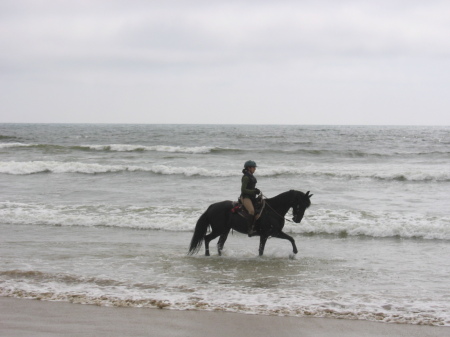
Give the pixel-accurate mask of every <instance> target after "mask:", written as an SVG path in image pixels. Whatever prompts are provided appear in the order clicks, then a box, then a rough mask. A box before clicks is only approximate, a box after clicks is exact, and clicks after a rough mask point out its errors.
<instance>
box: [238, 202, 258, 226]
mask: <svg viewBox="0 0 450 337" xmlns="http://www.w3.org/2000/svg"><path fill="white" fill-rule="evenodd" d="M241 202H242V204H243V205H244V207H245V209H246V210H247V212H248V214H249V215H250V216H249V223H248V225H249V226H248V235H251V234H253V233H254V232H255V231H254V227H255V222H256V217H255V208H254V207H253V203H252V201H251V200H250V199H249V198H241Z"/></svg>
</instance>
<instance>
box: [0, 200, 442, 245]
mask: <svg viewBox="0 0 450 337" xmlns="http://www.w3.org/2000/svg"><path fill="white" fill-rule="evenodd" d="M204 211H205V209H204V207H202V208H192V207H181V206H178V207H176V206H167V207H166V206H150V207H136V206H115V205H73V206H66V205H64V206H61V205H43V204H25V203H13V202H1V203H0V218H1V219H2V220H3V222H4V223H10V224H14V225H47V226H85V227H97V226H99V227H118V228H131V229H148V230H164V231H181V232H189V231H193V229H194V227H195V223H196V222H197V220H198V218H199V217H200V215H201V214H202V213H203V212H204ZM284 231H285V232H288V233H293V234H299V235H322V234H327V235H335V236H339V237H346V236H368V237H375V238H389V237H393V238H405V239H411V238H418V239H425V240H450V217H448V216H447V217H446V216H436V215H434V216H432V215H424V214H414V213H412V214H397V213H389V212H386V213H381V212H380V213H375V212H366V211H364V212H363V211H356V210H329V209H318V210H314V211H313V210H310V211H308V214H307V216H305V218H304V219H303V220H302V222H301V223H300V224H294V223H292V222H286V225H285V228H284Z"/></svg>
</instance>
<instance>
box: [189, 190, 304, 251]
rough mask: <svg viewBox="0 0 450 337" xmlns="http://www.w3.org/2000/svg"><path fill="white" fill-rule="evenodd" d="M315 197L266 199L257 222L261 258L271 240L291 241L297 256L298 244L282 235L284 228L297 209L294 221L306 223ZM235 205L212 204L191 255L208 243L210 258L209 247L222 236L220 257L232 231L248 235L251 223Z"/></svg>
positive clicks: (198, 229)
mask: <svg viewBox="0 0 450 337" xmlns="http://www.w3.org/2000/svg"><path fill="white" fill-rule="evenodd" d="M311 197H312V194H309V191H308V192H306V194H305V193H303V192H300V191H294V190H291V191H288V192H284V193H281V194H279V195H277V196H276V197H273V198H270V199H265V202H266V205H265V207H264V210H263V212H262V214H261V216H260V218H259V219H258V221H257V222H256V234H255V235H259V237H260V241H259V256H261V255H263V253H264V247H265V245H266V241H267V239H268V238H269V237H274V238H280V239H286V240H289V241H290V242H291V243H292V248H293V250H294V254H297V252H298V250H297V246H296V245H295V240H294V239H293V238H292V237H291V236H289V235H287V234H286V233H283V232H282V229H283V226H284V220H285V219H284V216H285V215H286V213H287V212H288V211H289V209H290V208H292V209H293V215H294V217H293V218H292V220H293V221H294V222H296V223H299V222H300V221H302V219H303V215H304V214H305V210H306V209H307V208H308V207H309V206H310V205H311V200H310V198H311ZM232 208H233V203H232V202H231V201H228V200H227V201H222V202H218V203H215V204H212V205H210V206H209V207H208V209H207V210H206V211H205V213H203V214H202V215H201V216H200V218H199V219H198V221H197V224H196V226H195V230H194V235H193V236H192V240H191V245H190V247H189V253H188V254H189V255H192V254H195V253H197V252H198V251H199V250H200V247H201V246H202V243H203V241H205V255H206V256H209V243H210V241H211V240H214V239H215V238H217V237H218V236H220V238H219V241H218V243H217V249H218V251H219V255H221V253H222V249H223V246H224V244H225V241H226V240H227V237H228V234H229V233H230V230H231V229H234V230H236V231H238V232H240V233H247V230H248V221H247V220H246V219H244V218H243V217H242V216H240V215H239V214H236V213H232V212H231V209H232ZM209 226H211V233H209V234H208V235H206V232H207V230H208V227H209Z"/></svg>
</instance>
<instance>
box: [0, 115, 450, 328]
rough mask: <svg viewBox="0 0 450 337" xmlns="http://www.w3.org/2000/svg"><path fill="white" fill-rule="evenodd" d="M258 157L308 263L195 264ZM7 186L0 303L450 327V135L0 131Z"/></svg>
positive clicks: (248, 258)
mask: <svg viewBox="0 0 450 337" xmlns="http://www.w3.org/2000/svg"><path fill="white" fill-rule="evenodd" d="M249 159H251V160H254V161H256V162H257V165H258V168H257V170H256V173H255V176H256V177H257V179H258V184H257V186H258V188H259V189H260V190H261V191H262V192H263V194H264V195H265V196H266V197H273V196H275V195H277V194H280V193H282V192H285V191H288V190H290V189H295V190H300V191H303V192H306V191H311V193H313V194H314V196H313V197H312V198H311V201H312V205H311V207H310V208H309V209H308V210H307V211H306V213H305V217H304V218H303V220H302V222H301V223H299V224H296V223H293V222H289V221H286V224H285V227H284V231H285V232H286V233H288V234H290V235H292V236H293V237H294V239H295V240H296V243H297V246H298V249H299V252H298V254H297V255H295V256H294V255H293V254H292V246H291V244H290V243H289V242H288V241H286V240H280V239H276V238H273V239H270V240H268V242H267V244H266V250H265V253H264V256H263V257H258V244H259V239H258V238H257V237H252V238H248V237H247V236H246V235H242V234H239V233H236V232H234V233H232V234H230V235H229V237H228V240H227V242H226V244H225V248H224V251H223V255H222V256H220V257H219V256H218V255H217V252H216V251H215V249H214V248H215V247H214V243H215V241H213V242H212V244H213V245H212V247H211V248H212V250H211V252H212V256H211V257H205V256H204V249H203V247H202V249H201V250H200V252H199V254H198V255H195V256H188V255H187V250H188V246H189V243H190V240H191V236H192V233H193V229H194V227H195V224H196V221H197V219H198V217H199V216H200V215H201V214H202V213H203V212H204V211H205V210H206V208H207V207H208V206H209V205H210V204H211V203H214V202H218V201H222V200H237V198H238V196H239V194H240V180H241V175H242V173H241V170H242V166H243V164H244V162H245V161H247V160H249ZM0 190H1V193H0V242H1V244H0V294H1V295H2V296H14V297H19V298H34V299H42V300H56V301H70V302H76V303H91V304H98V305H107V306H134V307H158V308H165V309H180V310H188V309H189V310H191V309H195V310H220V311H233V312H241V313H248V314H264V315H291V316H317V317H339V318H349V319H367V320H374V321H375V320H376V321H383V322H402V323H413V324H431V325H450V282H449V279H450V258H449V256H450V211H449V201H450V127H391V126H390V127H382V126H370V127H369V126H281V125H270V126H258V125H88V124H86V125H83V124H0ZM287 218H288V219H290V218H292V214H288V215H287Z"/></svg>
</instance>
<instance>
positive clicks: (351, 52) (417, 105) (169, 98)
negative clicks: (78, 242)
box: [0, 0, 450, 124]
mask: <svg viewBox="0 0 450 337" xmlns="http://www.w3.org/2000/svg"><path fill="white" fill-rule="evenodd" d="M0 12H1V14H0V47H1V49H2V51H3V52H2V53H1V55H0V71H1V72H2V76H1V77H2V79H1V80H0V86H1V87H0V88H1V89H2V92H3V94H0V95H1V96H0V99H1V101H2V106H4V107H5V110H4V111H6V114H5V113H4V112H2V113H1V114H0V122H1V121H5V122H9V121H10V122H12V121H20V122H27V121H29V122H39V121H42V122H52V121H54V122H70V121H73V122H80V121H81V122H99V121H104V122H108V121H110V122H147V123H152V122H154V123H160V122H194V123H203V122H208V123H215V122H216V123H224V122H227V121H229V119H227V118H224V117H223V115H224V114H228V116H230V117H231V118H230V119H231V120H232V121H235V122H238V123H239V122H242V123H251V122H254V123H258V122H264V123H280V122H282V123H300V124H301V123H315V124H330V123H331V124H335V123H342V124H371V123H375V124H411V123H412V124H449V121H450V120H449V117H447V113H446V111H448V108H449V103H450V101H449V99H448V98H447V95H446V94H444V91H445V90H443V88H446V89H448V87H449V84H450V83H449V78H450V77H449V75H450V74H449V69H450V62H449V55H450V42H449V39H448V36H450V24H449V21H448V17H450V3H448V2H444V1H427V2H423V1H384V0H381V1H369V0H368V1H277V2H275V1H126V2H125V1H99V0H92V1H77V2H61V1H39V2H35V1H31V0H30V1H13V0H11V1H3V2H2V3H1V5H0ZM419 95H420V96H419ZM423 95H425V96H423ZM23 97H26V101H27V102H26V103H25V102H23ZM63 111H64V112H65V113H64V114H61V112H63ZM80 111H86V113H80ZM300 111H307V113H304V114H299V112H300ZM11 112H13V113H11ZM444 112H445V113H444ZM14 116H15V117H14ZM274 116H275V117H276V118H275V117H274Z"/></svg>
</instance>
